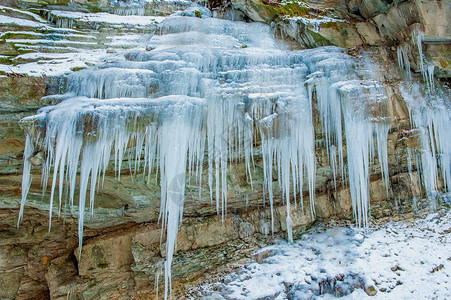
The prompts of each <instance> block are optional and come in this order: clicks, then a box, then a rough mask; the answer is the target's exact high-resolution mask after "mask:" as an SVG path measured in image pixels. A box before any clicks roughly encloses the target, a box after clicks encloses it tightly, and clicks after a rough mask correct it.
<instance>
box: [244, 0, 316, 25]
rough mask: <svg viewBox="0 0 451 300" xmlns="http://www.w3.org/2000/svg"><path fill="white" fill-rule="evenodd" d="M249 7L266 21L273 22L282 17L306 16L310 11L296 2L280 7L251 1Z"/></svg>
mask: <svg viewBox="0 0 451 300" xmlns="http://www.w3.org/2000/svg"><path fill="white" fill-rule="evenodd" d="M251 5H252V6H253V8H254V9H255V10H256V11H258V12H259V14H260V16H261V17H262V18H263V19H265V20H266V21H274V20H276V19H278V18H281V17H284V16H289V17H302V16H305V15H308V14H309V12H310V10H311V9H310V8H309V7H306V6H303V5H299V3H297V2H290V3H287V4H284V5H280V4H267V3H266V2H263V1H251Z"/></svg>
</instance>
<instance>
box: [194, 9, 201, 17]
mask: <svg viewBox="0 0 451 300" xmlns="http://www.w3.org/2000/svg"><path fill="white" fill-rule="evenodd" d="M194 15H195V16H196V17H197V18H202V13H201V12H200V10H195V11H194Z"/></svg>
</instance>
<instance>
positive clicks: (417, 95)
mask: <svg viewBox="0 0 451 300" xmlns="http://www.w3.org/2000/svg"><path fill="white" fill-rule="evenodd" d="M423 39H424V32H423V31H422V30H421V29H419V28H414V29H413V30H412V31H411V32H410V37H409V39H408V42H404V43H402V44H400V45H399V46H398V47H397V58H398V65H399V68H400V69H401V70H402V71H403V72H404V75H405V78H406V79H407V82H405V83H402V84H401V85H400V91H401V95H402V97H403V98H404V100H405V101H406V103H407V105H408V108H409V114H410V122H411V127H412V128H415V129H416V130H417V131H418V136H419V140H420V146H421V148H420V149H417V150H415V165H416V167H417V173H418V181H419V182H418V186H419V187H420V189H421V188H424V189H425V192H426V193H427V195H428V197H429V198H430V199H431V204H432V205H433V206H434V205H435V204H436V196H437V191H439V190H441V187H442V188H443V189H442V190H444V191H446V192H449V191H450V184H451V131H450V130H449V128H450V126H451V113H450V112H451V102H450V94H449V90H448V89H447V88H443V87H442V86H440V85H436V84H435V81H434V69H435V67H434V64H433V63H432V62H429V61H428V60H427V59H426V57H425V56H424V54H423V45H422V44H423ZM416 52H417V53H416ZM415 53H416V54H417V55H415ZM409 54H411V56H413V57H412V59H413V60H414V62H413V63H415V64H416V65H417V66H418V68H419V70H420V73H421V77H422V80H423V82H424V86H423V85H420V84H419V83H418V81H416V82H415V81H413V78H412V77H413V76H412V71H411V62H410V59H409ZM407 164H408V171H409V174H410V180H411V183H412V184H413V176H412V149H407ZM414 200H415V199H414Z"/></svg>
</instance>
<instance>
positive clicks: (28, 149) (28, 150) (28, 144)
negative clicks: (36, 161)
mask: <svg viewBox="0 0 451 300" xmlns="http://www.w3.org/2000/svg"><path fill="white" fill-rule="evenodd" d="M33 152H34V146H33V141H32V140H31V137H30V135H29V134H27V135H26V138H25V150H24V153H23V158H24V161H23V175H22V198H21V199H20V210H19V217H18V219H17V227H19V224H20V221H22V219H23V211H24V208H25V201H26V199H27V195H28V192H29V190H30V186H31V179H32V176H31V163H30V158H32V157H33Z"/></svg>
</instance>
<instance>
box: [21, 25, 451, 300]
mask: <svg viewBox="0 0 451 300" xmlns="http://www.w3.org/2000/svg"><path fill="white" fill-rule="evenodd" d="M148 49H152V51H131V52H128V53H126V54H125V55H118V56H117V58H116V60H115V61H114V62H109V63H106V64H105V65H103V66H102V67H98V68H90V69H86V70H83V71H79V72H75V73H73V74H72V75H70V76H69V78H68V84H67V90H68V93H67V94H66V95H64V96H63V97H62V98H65V100H63V101H62V102H61V103H60V104H58V105H55V106H51V107H45V108H42V109H41V110H40V111H39V112H38V114H37V115H35V116H32V117H28V118H25V119H23V120H22V124H23V126H24V127H25V128H26V130H27V140H26V148H25V153H24V172H23V182H22V191H23V195H22V200H21V208H20V216H19V220H18V223H19V222H20V220H21V219H22V216H23V209H24V205H25V200H26V198H27V194H28V191H29V188H30V184H31V174H30V170H31V163H30V162H29V159H30V158H31V157H32V156H33V154H34V153H35V147H36V146H38V147H40V148H41V149H43V151H44V157H45V161H44V163H43V170H42V183H43V185H44V190H47V186H46V185H47V182H48V181H49V180H50V181H51V187H50V191H51V192H50V221H51V220H52V211H53V209H54V202H56V200H55V199H58V214H59V213H60V211H61V206H62V202H63V201H69V203H70V205H71V207H72V206H74V205H75V203H76V201H75V200H74V198H75V197H76V195H75V190H76V186H77V176H79V184H78V187H79V191H80V193H79V195H78V211H79V251H80V255H81V249H82V236H83V220H84V215H85V211H86V210H87V208H86V206H87V205H89V210H90V211H91V213H93V211H94V198H95V193H96V191H97V190H98V189H99V188H101V186H102V184H103V180H104V177H105V172H106V170H107V168H108V166H109V165H110V161H111V160H112V161H113V162H114V169H115V172H116V175H117V177H118V179H120V174H121V170H122V165H121V163H122V161H123V160H124V157H125V156H131V157H127V158H128V159H129V160H130V161H133V162H134V163H132V164H130V165H129V168H130V170H131V171H132V172H134V173H141V172H142V173H143V174H144V175H145V176H148V177H150V176H151V175H152V174H153V173H158V174H159V178H160V186H161V205H160V220H161V222H162V224H163V227H164V228H165V229H166V232H167V241H166V253H167V254H166V264H165V297H168V295H170V287H171V263H172V259H173V255H174V249H175V243H176V235H177V230H178V227H179V225H180V222H181V220H182V215H183V203H184V197H185V183H186V178H187V177H190V178H195V179H196V180H197V182H198V184H199V186H201V185H202V184H203V183H202V174H203V172H204V170H203V165H204V160H207V164H208V170H207V171H206V172H207V173H208V175H207V176H208V182H207V184H208V187H209V190H210V197H211V199H212V201H213V200H214V201H215V202H216V208H217V212H218V214H222V217H223V218H224V214H225V212H226V209H227V172H228V168H229V166H230V163H231V162H233V161H238V160H240V161H241V160H243V161H244V165H245V168H246V173H247V178H248V181H249V183H250V184H251V185H252V176H251V175H252V170H253V168H254V153H255V151H254V149H253V148H254V147H256V145H257V144H258V143H257V142H258V141H261V143H260V145H259V147H261V155H262V160H263V172H264V183H263V184H264V189H263V190H264V195H263V196H262V197H263V200H264V201H266V200H267V201H268V202H269V205H270V207H271V218H272V222H271V223H272V229H273V226H274V225H273V215H272V211H273V205H274V191H273V173H277V175H278V178H279V180H278V184H279V188H280V191H281V194H282V198H283V201H284V202H285V203H286V205H287V219H286V223H287V229H288V240H289V241H292V239H293V237H292V229H291V228H292V220H291V217H290V205H292V202H293V203H295V205H296V206H302V205H303V199H302V194H303V193H302V189H303V187H304V185H306V186H307V187H308V191H309V201H310V205H309V206H310V211H311V214H312V215H313V214H314V213H315V211H314V198H315V176H316V157H315V133H314V121H313V117H312V114H313V112H312V110H313V103H314V101H316V102H317V107H318V112H319V115H320V119H321V123H322V128H323V134H324V141H325V142H324V144H325V147H326V149H327V151H328V154H329V160H330V165H331V168H332V171H333V174H334V182H335V185H336V181H337V178H341V180H342V181H343V182H344V181H345V178H346V177H347V178H348V181H349V187H350V191H351V198H352V205H353V210H354V216H355V220H356V224H357V225H358V226H366V225H367V222H368V209H369V167H370V164H371V162H372V161H373V158H374V157H376V153H377V157H378V161H379V163H380V167H381V172H382V176H383V178H384V180H385V183H386V186H387V188H388V162H387V135H388V131H389V128H390V118H389V112H388V103H387V96H386V94H385V88H384V87H383V86H382V85H381V84H379V83H378V81H377V80H375V79H377V78H375V77H374V75H373V76H371V74H376V73H377V72H374V69H373V66H372V64H371V63H366V64H365V66H364V67H361V66H360V65H359V64H358V63H357V61H356V59H354V58H352V57H350V56H349V55H347V54H344V53H343V52H342V50H341V49H339V48H335V47H325V48H319V49H313V50H305V51H288V50H285V49H284V48H283V47H282V46H281V45H279V44H278V43H277V42H276V41H275V40H274V38H273V36H272V34H271V32H270V30H269V28H268V27H267V26H265V25H262V24H245V23H241V22H231V21H225V20H219V19H212V18H206V19H199V18H187V17H171V18H168V19H167V20H166V21H165V22H163V23H162V24H161V26H160V28H159V29H158V30H157V32H156V34H155V35H153V36H152V38H151V39H150V42H149V45H148ZM365 68H366V69H365ZM432 122H434V121H432ZM434 129H436V126H435V127H434ZM436 130H437V129H436ZM343 133H345V134H344V136H343ZM443 139H445V138H443ZM443 139H442V140H441V141H443V142H444V140H443ZM448 141H451V138H450V139H448ZM344 143H346V152H347V158H348V159H347V168H346V165H345V159H344V150H345V149H344ZM447 147H448V148H447ZM445 148H446V149H448V150H449V149H450V148H451V147H449V145H444V144H443V145H442V144H440V149H438V151H442V152H444V150H443V149H445ZM205 152H206V154H205ZM443 163H445V164H446V163H448V164H449V162H446V161H443ZM425 168H426V166H425V165H424V166H423V169H425ZM444 169H445V170H447V171H446V172H448V173H446V175H447V178H448V177H449V167H448V168H444ZM442 170H443V168H442ZM304 180H305V181H306V183H305V184H304ZM88 190H89V195H88ZM65 191H67V193H66V192H65ZM387 193H388V189H387ZM66 194H67V198H66V196H65V195H66ZM296 197H299V198H300V199H298V200H299V201H297V200H296ZM88 198H89V203H88V202H87V199H88ZM298 203H299V204H298ZM55 206H56V205H55Z"/></svg>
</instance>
